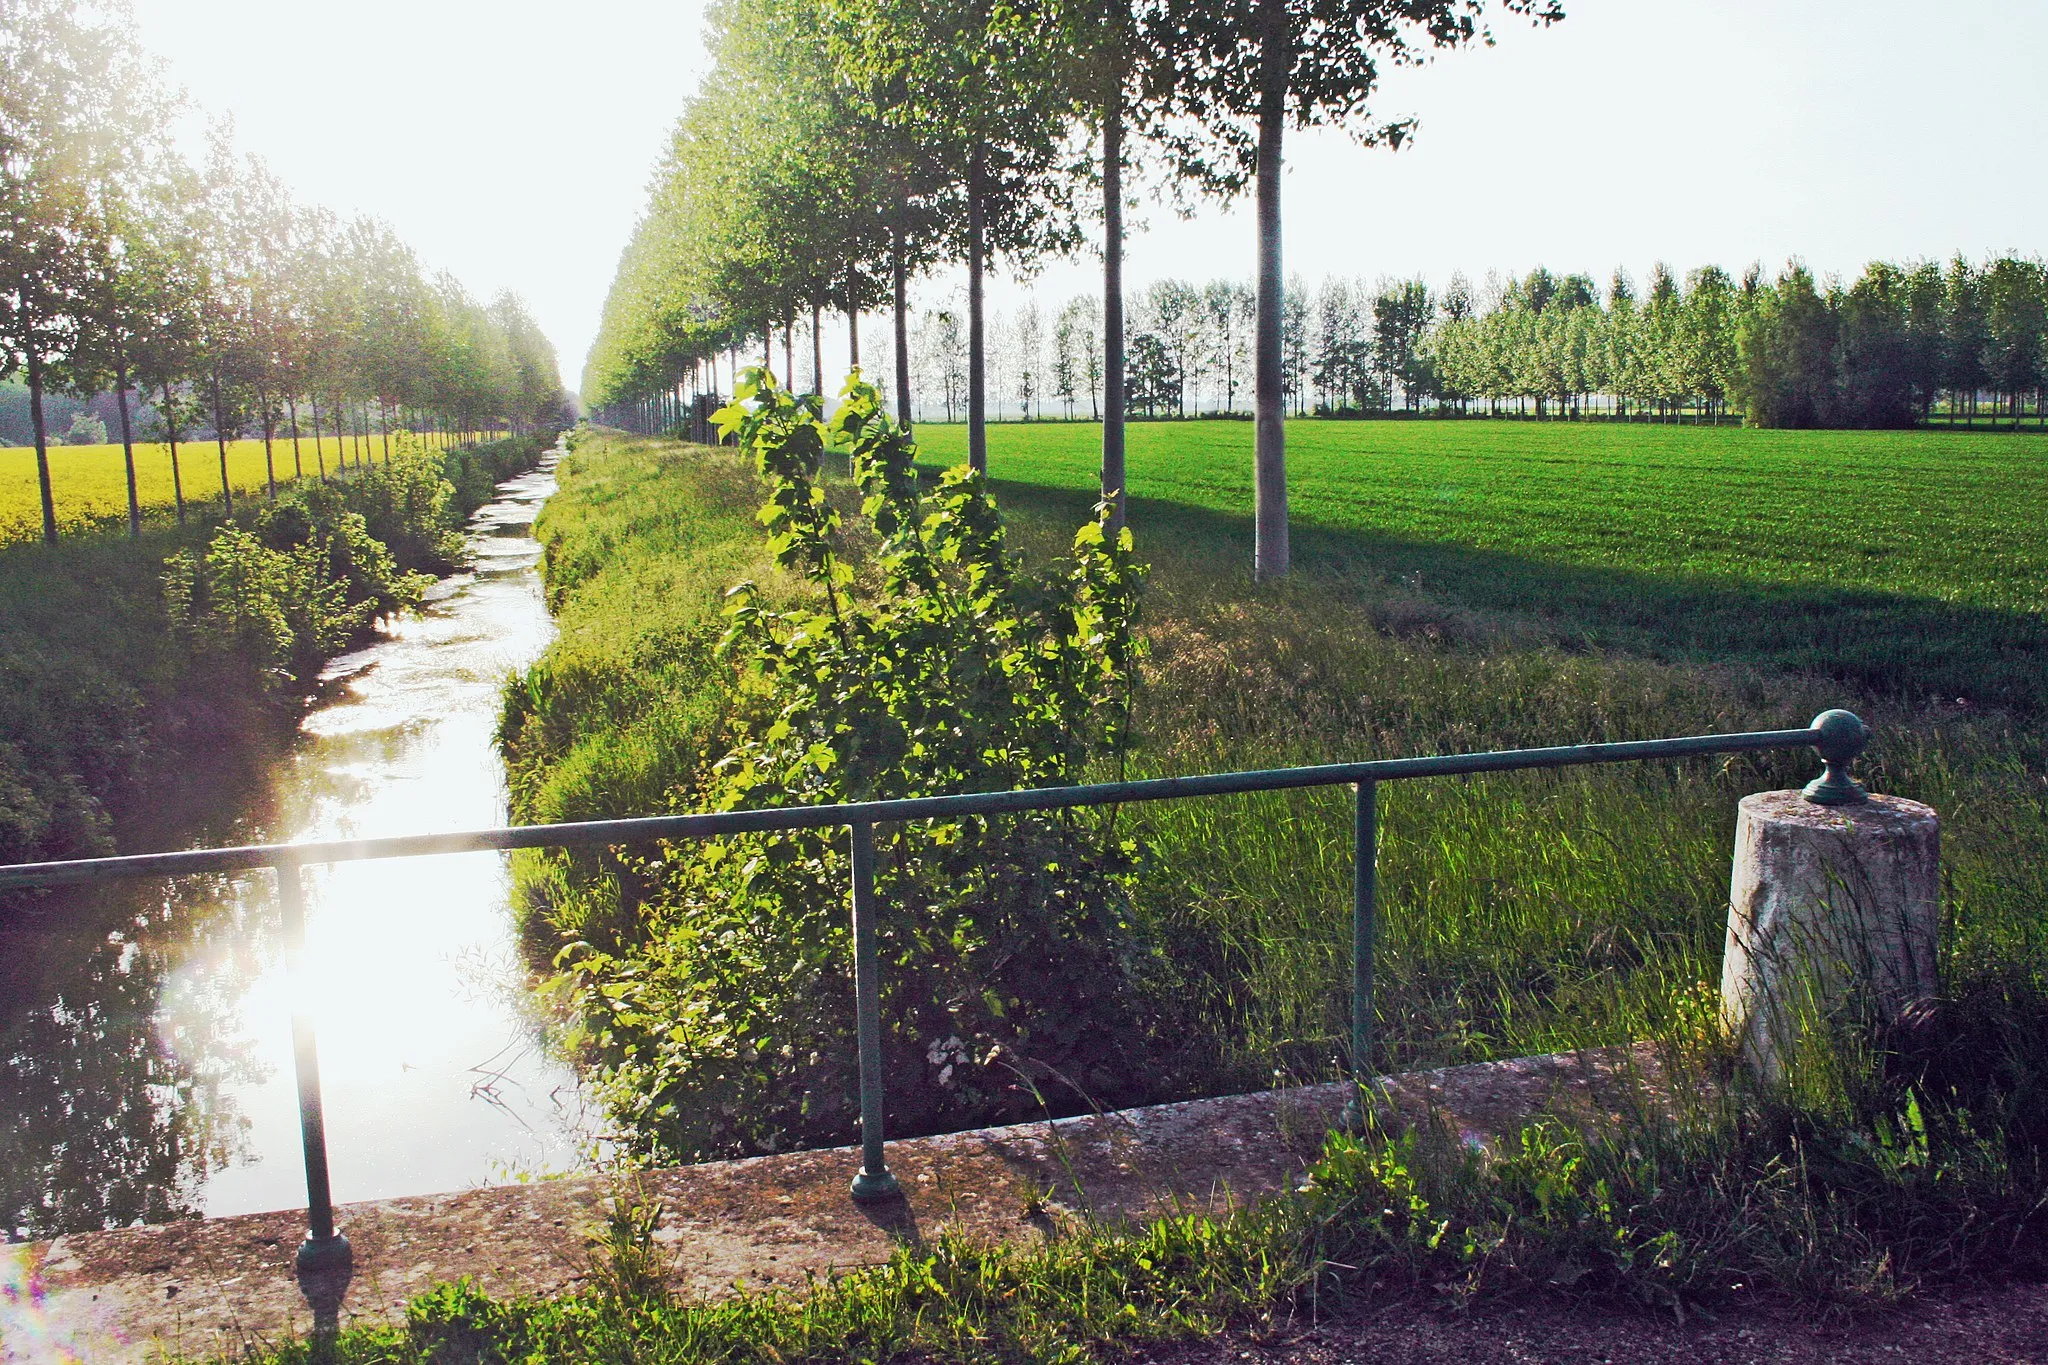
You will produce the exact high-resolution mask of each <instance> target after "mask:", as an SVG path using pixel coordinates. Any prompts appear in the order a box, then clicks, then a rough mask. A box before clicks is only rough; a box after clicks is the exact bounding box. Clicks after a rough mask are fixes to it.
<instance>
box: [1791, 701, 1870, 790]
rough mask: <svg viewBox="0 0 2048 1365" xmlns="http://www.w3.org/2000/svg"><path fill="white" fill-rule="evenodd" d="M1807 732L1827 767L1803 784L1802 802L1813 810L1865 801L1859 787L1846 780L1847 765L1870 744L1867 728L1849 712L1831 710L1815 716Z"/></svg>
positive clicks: (1850, 778) (1848, 779)
mask: <svg viewBox="0 0 2048 1365" xmlns="http://www.w3.org/2000/svg"><path fill="white" fill-rule="evenodd" d="M1810 728H1811V729H1812V730H1813V732H1814V736H1815V738H1814V741H1813V747H1814V749H1815V750H1816V751H1817V752H1818V753H1819V754H1820V756H1821V758H1822V760H1823V761H1824V762H1825V763H1826V765H1827V766H1826V768H1825V769H1824V770H1823V771H1822V772H1821V775H1820V776H1819V777H1816V778H1815V779H1813V781H1811V782H1809V783H1807V784H1806V793H1805V795H1806V799H1807V800H1809V801H1811V802H1813V803H1814V804H1815V805H1817V806H1853V805H1855V804H1856V803H1857V802H1859V801H1867V800H1869V799H1870V796H1869V793H1867V792H1865V791H1864V790H1863V784H1862V783H1860V782H1858V781H1857V780H1856V779H1855V778H1853V777H1851V776H1849V765H1850V764H1851V763H1853V762H1854V761H1855V759H1856V756H1857V755H1858V754H1860V753H1862V752H1863V750H1864V749H1865V748H1866V747H1867V746H1868V745H1869V744H1870V735H1871V730H1870V727H1869V726H1868V725H1865V724H1864V723H1863V721H1862V720H1861V719H1860V718H1858V717H1857V716H1856V714H1855V713H1854V712H1852V711H1842V710H1834V711H1823V712H1821V713H1820V714H1819V715H1817V716H1815V717H1814V718H1813V724H1812V726H1811V727H1810Z"/></svg>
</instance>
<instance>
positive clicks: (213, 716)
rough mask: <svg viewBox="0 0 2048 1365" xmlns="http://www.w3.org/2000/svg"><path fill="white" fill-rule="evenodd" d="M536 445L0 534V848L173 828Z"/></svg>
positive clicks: (57, 849) (80, 843) (54, 845)
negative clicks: (5, 539)
mask: <svg viewBox="0 0 2048 1365" xmlns="http://www.w3.org/2000/svg"><path fill="white" fill-rule="evenodd" d="M538 454H539V447H538V446H537V445H536V443H534V442H532V441H517V442H502V443H498V444H497V445H494V446H490V447H477V448H471V449H468V450H461V451H445V452H435V453H432V454H427V455H422V456H420V457H418V458H419V459H420V460H421V461H424V462H425V463H423V464H421V465H420V467H419V468H418V470H417V471H410V469H409V467H408V466H406V465H405V464H404V463H403V462H401V465H400V466H399V467H397V468H396V469H387V468H386V467H383V466H380V467H379V468H378V469H377V470H373V471H369V472H367V473H365V474H363V475H362V476H361V477H360V478H351V479H350V480H348V481H345V482H343V483H341V484H339V485H335V486H327V487H323V486H320V485H317V484H307V485H303V486H300V487H299V488H296V489H292V488H287V489H286V490H285V491H284V493H283V494H281V500H280V503H279V504H278V505H277V507H276V508H272V507H271V505H270V504H268V503H267V502H266V501H264V500H263V499H262V498H261V497H260V496H259V497H258V498H257V499H256V500H254V501H252V502H250V503H249V504H247V505H246V506H244V507H243V508H241V509H240V510H239V512H238V517H237V520H236V521H235V522H233V523H223V522H222V521H221V519H220V518H219V517H218V516H217V515H215V516H212V517H205V518H201V517H196V516H195V517H194V518H193V519H192V520H191V522H190V523H189V524H188V525H186V526H184V527H178V526H175V525H169V524H164V523H162V522H160V521H159V522H152V523H151V524H150V525H149V526H147V527H146V528H145V532H144V535H143V536H142V537H141V538H140V539H139V540H135V541H130V540H129V539H128V538H127V537H126V535H125V534H124V533H122V532H120V531H100V532H96V533H93V534H90V535H81V536H77V537H74V538H69V539H66V540H64V541H61V542H60V543H59V544H57V545H56V546H53V547H46V546H43V545H40V544H35V543H17V544H13V545H8V546H4V547H0V861H6V862H16V861H24V860H29V859H34V858H46V857H74V856H88V855H91V854H95V853H103V852H107V851H110V850H112V849H114V848H115V847H117V846H118V847H130V846H132V840H134V839H141V840H142V841H143V842H149V843H153V842H156V841H157V840H159V839H161V838H166V837H175V835H174V831H176V830H177V829H178V827H179V825H180V820H179V815H178V812H179V811H180V809H183V808H186V807H189V806H190V805H191V804H192V803H193V802H195V801H198V802H211V801H213V800H215V799H217V793H209V792H208V790H207V789H208V787H209V786H210V785H211V784H212V782H213V780H214V779H218V778H221V774H222V773H223V771H228V770H233V769H235V768H236V767H237V762H236V757H235V756H236V755H237V754H240V753H246V752H247V751H249V750H250V749H251V747H252V746H253V747H257V748H261V747H263V746H264V745H266V744H267V743H268V742H269V741H271V740H272V739H274V738H275V737H276V736H277V735H278V734H280V733H281V732H282V730H283V728H284V727H286V726H288V725H289V724H290V723H291V722H292V721H293V720H294V719H295V718H296V716H297V714H298V711H299V708H300V707H301V706H302V705H303V703H304V700H305V695H306V693H305V683H306V679H307V673H308V671H309V670H311V669H316V668H317V666H318V663H319V661H320V660H321V659H322V658H324V657H326V656H327V655H328V654H331V653H332V652H333V651H334V650H335V649H338V648H340V647H341V646H342V645H343V644H344V643H346V636H347V635H348V634H350V633H352V632H355V631H359V630H361V629H363V628H366V627H367V625H368V620H369V617H370V616H372V615H374V614H375V613H376V612H377V611H380V610H385V609H388V608H389V607H390V606H392V605H396V604H397V603H398V601H399V599H398V598H397V597H394V596H392V594H393V593H397V592H400V591H401V589H402V587H403V584H402V582H401V580H402V579H403V576H404V575H407V574H412V573H418V572H429V573H431V572H439V571H445V570H446V569H447V568H448V567H449V560H450V556H451V555H458V554H459V539H458V540H456V541H453V542H451V539H450V538H451V537H452V536H454V534H455V532H456V530H457V529H458V528H459V527H460V526H461V525H462V522H463V520H464V519H465V518H466V517H467V516H468V514H469V512H470V511H472V510H474V509H475V508H476V507H478V506H480V505H482V503H483V502H484V501H485V500H487V499H488V497H489V496H490V492H491V489H492V487H493V486H494V485H495V484H496V482H497V481H498V480H499V479H502V478H505V477H508V476H509V475H510V474H511V473H513V472H515V471H516V470H518V469H522V468H525V467H528V466H530V465H531V464H532V463H533V461H534V460H535V459H536V458H538ZM351 518H353V520H351ZM230 533H232V534H230ZM278 547H287V548H290V549H292V550H293V552H294V553H295V554H296V558H294V557H293V554H290V553H286V552H285V550H283V549H280V548H278ZM231 550H232V551H233V552H234V553H232V554H231V553H229V551H231ZM180 566H183V567H182V569H181V568H180ZM167 577H168V578H169V579H171V580H172V581H174V582H180V583H182V584H183V591H182V592H181V593H171V594H169V595H167V587H166V584H167ZM336 584H343V585H344V587H343V589H342V591H341V592H340V596H339V597H337V596H336V595H335V592H334V590H333V587H334V585H336ZM194 594H196V596H195V595H194ZM341 598H346V599H347V602H346V603H344V602H342V601H341V600H340V599H341ZM315 601H318V602H320V603H322V604H323V605H322V606H321V607H320V608H319V609H318V610H317V611H316V610H315V609H314V607H313V606H312V603H314V602H315ZM351 608H358V609H359V610H355V611H353V612H352V611H351ZM222 780H225V779H222Z"/></svg>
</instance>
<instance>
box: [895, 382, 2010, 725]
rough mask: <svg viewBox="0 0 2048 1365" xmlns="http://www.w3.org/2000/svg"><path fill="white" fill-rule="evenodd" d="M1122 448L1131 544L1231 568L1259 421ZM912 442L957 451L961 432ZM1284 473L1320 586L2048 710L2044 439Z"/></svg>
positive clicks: (1147, 426) (1527, 455) (1598, 432)
mask: <svg viewBox="0 0 2048 1365" xmlns="http://www.w3.org/2000/svg"><path fill="white" fill-rule="evenodd" d="M1129 432H1130V435H1129V463H1130V485H1131V487H1130V492H1131V496H1132V498H1133V500H1134V504H1133V511H1132V525H1133V527H1134V528H1135V530H1136V532H1137V535H1138V537H1139V542H1140V545H1141V547H1143V546H1144V545H1145V543H1146V531H1147V528H1148V526H1150V527H1160V528H1165V527H1170V528H1172V534H1173V535H1175V536H1180V535H1184V534H1186V533H1187V532H1188V530H1189V528H1190V527H1191V526H1192V525H1193V524H1194V523H1196V522H1202V523H1205V526H1204V534H1205V536H1206V535H1207V534H1209V533H1211V532H1213V533H1214V535H1215V536H1216V538H1217V542H1218V544H1219V545H1228V546H1230V547H1231V548H1230V549H1229V550H1226V551H1225V553H1227V554H1230V555H1232V556H1234V557H1233V558H1230V559H1227V560H1226V561H1225V562H1223V563H1220V564H1218V565H1217V568H1219V569H1222V570H1225V571H1237V572H1245V571H1247V570H1248V566H1249V564H1250V509H1251V467H1252V428H1251V425H1250V424H1249V423H1244V422H1202V423H1185V422H1183V423H1136V424H1133V425H1132V426H1131V427H1130V429H1129ZM918 435H919V438H920V441H921V443H922V444H923V446H924V448H925V450H926V451H927V452H928V454H929V455H930V456H932V457H933V458H934V459H935V461H936V462H942V463H949V464H950V463H954V462H957V461H958V460H960V459H963V458H965V451H966V433H965V429H964V428H963V427H959V426H940V425H932V424H927V425H921V426H920V427H919V428H918ZM1100 439H1101V437H1100V428H1099V427H1096V426H1095V425H1093V424H1085V423H1074V424H1067V423H1036V424H1007V423H1006V424H1002V425H998V426H995V427H993V428H991V431H990V436H989V445H990V457H989V467H990V472H991V474H992V475H993V476H994V478H995V479H996V482H997V484H998V486H999V487H1002V486H1011V487H1013V488H1015V489H1016V491H1017V492H1019V493H1023V492H1024V491H1025V489H1026V488H1027V487H1030V488H1036V489H1043V490H1077V491H1085V490H1090V489H1092V488H1093V487H1094V481H1095V478H1096V473H1095V471H1096V461H1097V458H1098V451H1099V445H1100ZM1287 454H1288V475H1289V502H1290V509H1291V512H1292V516H1293V525H1294V539H1295V556H1296V562H1297V565H1298V566H1299V567H1300V568H1301V569H1303V570H1304V571H1306V572H1307V573H1308V574H1309V575H1311V576H1314V575H1317V574H1328V573H1337V574H1340V575H1351V574H1355V573H1358V572H1365V573H1367V574H1369V575H1377V576H1379V577H1381V578H1384V579H1386V580H1388V581H1390V582H1399V583H1404V584H1408V585H1410V586H1412V587H1415V588H1417V589H1419V590H1421V591H1425V592H1427V593H1428V594H1430V595H1431V596H1434V597H1439V598H1444V599H1447V600H1451V601H1454V602H1456V603H1459V604H1460V605H1462V606H1464V607H1466V608H1468V609H1472V610H1477V611H1480V612H1486V613H1508V614H1512V615H1515V616H1518V617H1524V616H1526V617H1529V618H1533V619H1534V620H1536V621H1538V622H1541V623H1542V624H1543V627H1544V629H1545V630H1546V631H1547V632H1548V633H1549V634H1550V635H1551V636H1552V637H1553V638H1554V639H1555V640H1557V641H1559V642H1561V643H1566V644H1569V645H1572V646H1574V647H1577V646H1587V645H1590V646H1594V647H1616V648H1621V649H1623V650H1627V651H1631V652H1641V653H1645V654H1648V655H1650V656H1653V657H1658V658H1671V659H1683V660H1702V659H1718V660H1730V661H1745V662H1759V663H1768V664H1773V665H1789V666H1792V667H1795V668H1799V669H1802V670H1806V671H1811V672H1816V673H1821V674H1824V675H1828V676H1833V677H1838V678H1841V679H1842V680H1844V681H1848V682H1853V683H1855V684H1856V685H1858V686H1859V687H1867V688H1871V689H1873V690H1876V691H1879V692H1885V693H1893V694H1899V695H1908V696H1927V697H1934V696H1940V697H1946V698H1949V699H1951V700H1952V699H1954V698H1956V697H1964V698H1967V699H1969V700H1970V701H1972V702H1981V701H1990V702H2002V703H2006V704H2012V705H2018V706H2021V707H2024V708H2026V709H2029V710H2035V709H2040V708H2043V707H2048V682H2044V678H2048V436H2042V435H2037V434H2034V433H2021V434H2017V435H2015V434H2010V433H2002V434H1998V435H1990V434H1986V433H1977V434H1971V433H1967V432H1964V433H1950V432H1784V431H1751V430H1745V429H1740V428H1733V427H1721V428H1712V427H1706V428H1702V427H1659V426H1629V425H1604V424H1603V425H1566V424H1537V423H1520V422H1481V421H1472V422H1327V421H1302V422H1294V423H1292V424H1290V426H1289V428H1288V452H1287ZM1027 496H1038V495H1037V494H1027ZM1239 542H1241V545H1240V544H1239Z"/></svg>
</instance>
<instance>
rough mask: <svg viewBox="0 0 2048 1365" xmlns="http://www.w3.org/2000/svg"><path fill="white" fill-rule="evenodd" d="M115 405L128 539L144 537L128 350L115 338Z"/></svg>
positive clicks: (119, 339)
mask: <svg viewBox="0 0 2048 1365" xmlns="http://www.w3.org/2000/svg"><path fill="white" fill-rule="evenodd" d="M114 405H115V407H117V408H118V409H119V410H120V413H121V462H122V464H124V465H125V466H127V471H128V539H130V540H139V539H141V537H142V499H141V498H139V497H137V496H136V493H135V424H134V423H133V422H131V421H130V420H129V418H128V352H127V349H126V348H125V347H123V346H122V345H121V338H120V337H119V336H118V335H117V336H115V338H114Z"/></svg>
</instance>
